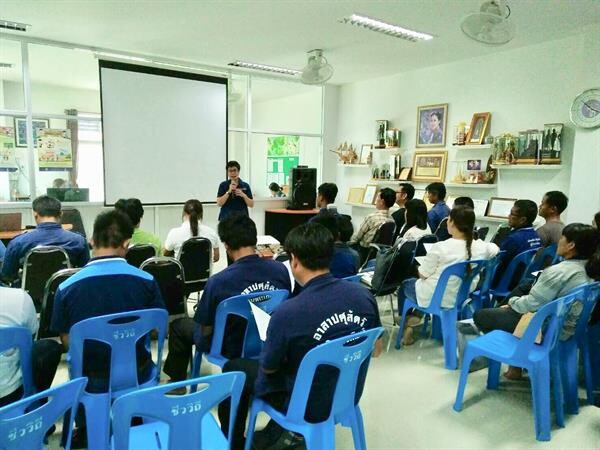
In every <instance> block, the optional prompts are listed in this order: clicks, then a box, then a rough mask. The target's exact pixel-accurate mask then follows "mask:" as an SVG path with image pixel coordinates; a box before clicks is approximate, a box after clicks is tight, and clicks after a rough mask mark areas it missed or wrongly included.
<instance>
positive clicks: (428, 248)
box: [423, 242, 433, 253]
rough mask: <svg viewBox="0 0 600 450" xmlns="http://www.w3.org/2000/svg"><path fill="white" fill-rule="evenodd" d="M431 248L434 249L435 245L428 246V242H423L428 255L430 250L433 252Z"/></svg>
mask: <svg viewBox="0 0 600 450" xmlns="http://www.w3.org/2000/svg"><path fill="white" fill-rule="evenodd" d="M431 247H433V244H428V243H426V242H423V248H424V249H425V251H426V252H427V253H429V250H431Z"/></svg>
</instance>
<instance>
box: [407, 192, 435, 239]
mask: <svg viewBox="0 0 600 450" xmlns="http://www.w3.org/2000/svg"><path fill="white" fill-rule="evenodd" d="M404 221H405V222H404V226H403V227H402V230H401V231H400V237H401V238H403V239H404V240H406V241H416V240H417V239H419V238H420V237H423V236H425V235H426V234H431V230H430V229H429V225H427V205H425V202H424V201H423V200H419V199H417V198H413V199H411V200H409V201H407V202H406V203H405V204H404Z"/></svg>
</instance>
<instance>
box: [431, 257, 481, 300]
mask: <svg viewBox="0 0 600 450" xmlns="http://www.w3.org/2000/svg"><path fill="white" fill-rule="evenodd" d="M485 264H486V260H485V259H469V260H466V261H460V262H457V263H454V264H450V265H449V266H447V267H446V268H445V269H444V270H443V271H442V273H441V275H440V278H439V279H438V282H437V285H436V286H435V290H434V291H433V295H432V297H431V303H430V305H429V307H430V308H436V309H439V308H441V307H442V298H443V297H444V292H446V288H447V286H448V281H450V279H451V277H457V278H460V280H461V282H460V287H459V288H458V291H457V292H456V302H454V306H453V308H455V309H456V308H457V307H461V306H462V304H463V302H464V301H465V300H466V299H467V297H468V296H469V294H470V288H471V284H472V282H473V279H474V278H475V277H476V276H477V275H479V273H480V272H481V271H482V270H483V269H484V267H485ZM469 267H470V270H467V269H468V268H469Z"/></svg>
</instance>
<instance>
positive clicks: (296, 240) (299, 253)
mask: <svg viewBox="0 0 600 450" xmlns="http://www.w3.org/2000/svg"><path fill="white" fill-rule="evenodd" d="M284 248H285V251H286V252H287V253H288V254H289V255H294V256H295V257H296V258H298V260H299V261H300V264H302V265H303V266H304V267H306V268H307V269H309V270H319V269H327V268H328V267H329V264H330V263H331V258H332V256H333V236H332V234H331V233H330V232H329V230H328V229H327V228H325V227H324V226H323V225H321V224H320V223H314V222H309V223H305V224H303V225H300V226H297V227H296V228H294V229H293V230H292V231H290V232H289V233H288V235H287V237H286V238H285V245H284Z"/></svg>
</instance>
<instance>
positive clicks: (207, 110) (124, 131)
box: [99, 60, 227, 205]
mask: <svg viewBox="0 0 600 450" xmlns="http://www.w3.org/2000/svg"><path fill="white" fill-rule="evenodd" d="M99 63H100V89H101V91H100V95H101V103H102V132H103V146H104V152H103V153H104V203H105V204H106V205H114V203H115V202H116V201H117V200H118V199H119V198H131V197H135V198H139V199H140V200H141V201H142V203H144V204H148V205H160V204H178V203H184V202H185V201H186V200H188V199H190V198H197V199H198V200H200V201H201V202H203V203H214V202H215V201H216V197H217V188H218V186H219V183H220V182H221V181H223V180H225V179H226V170H225V164H226V162H227V78H220V77H212V76H207V75H200V74H194V73H185V72H177V71H172V70H164V69H156V68H154V67H145V66H137V65H133V64H124V63H119V62H114V61H105V60H101V61H100V62H99Z"/></svg>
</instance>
